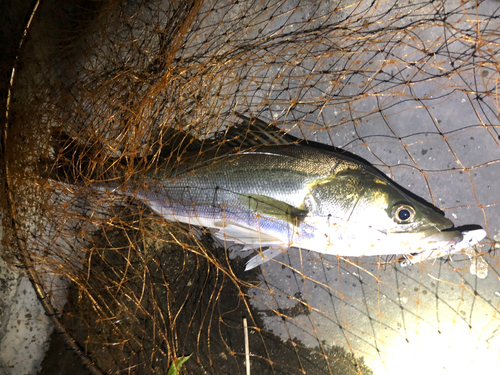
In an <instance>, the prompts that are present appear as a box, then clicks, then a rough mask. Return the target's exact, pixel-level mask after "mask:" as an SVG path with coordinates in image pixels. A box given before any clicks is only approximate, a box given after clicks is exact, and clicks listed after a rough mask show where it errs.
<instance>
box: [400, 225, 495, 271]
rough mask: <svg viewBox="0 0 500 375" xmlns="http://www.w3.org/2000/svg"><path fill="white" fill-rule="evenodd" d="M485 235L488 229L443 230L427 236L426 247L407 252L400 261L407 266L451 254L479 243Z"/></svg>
mask: <svg viewBox="0 0 500 375" xmlns="http://www.w3.org/2000/svg"><path fill="white" fill-rule="evenodd" d="M485 237H486V231H485V230H483V229H475V230H470V231H464V232H460V231H458V230H456V229H449V230H445V231H441V232H439V233H436V234H434V235H431V236H429V237H426V239H425V241H426V242H427V246H426V248H422V250H420V251H416V252H412V253H411V254H405V255H404V257H402V258H401V259H400V262H401V265H402V266H403V267H406V266H409V265H411V264H415V263H418V262H421V261H424V260H429V259H436V258H440V257H444V256H450V255H452V254H456V253H458V252H461V251H463V250H466V249H467V248H470V247H472V246H474V245H476V244H478V243H479V242H480V241H481V240H482V239H483V238H485ZM429 245H430V246H429Z"/></svg>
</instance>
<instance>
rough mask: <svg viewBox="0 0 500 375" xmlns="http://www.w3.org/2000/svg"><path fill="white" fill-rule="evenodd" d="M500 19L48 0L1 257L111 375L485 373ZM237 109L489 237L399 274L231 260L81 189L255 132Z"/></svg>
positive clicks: (16, 117)
mask: <svg viewBox="0 0 500 375" xmlns="http://www.w3.org/2000/svg"><path fill="white" fill-rule="evenodd" d="M499 18H500V3H498V2H495V1H493V0H491V1H476V2H474V1H419V0H413V1H412V0H408V1H377V0H373V1H364V0H359V1H357V0H348V1H328V2H327V1H300V0H296V1H286V0H282V1H216V0H214V1H206V2H204V1H166V0H165V1H144V2H141V1H127V2H116V1H112V0H110V1H102V2H85V1H83V0H82V1H78V0H73V1H70V2H65V1H63V2H58V1H56V0H54V1H47V2H43V3H42V4H40V6H39V7H38V9H37V11H36V13H35V14H34V18H33V23H32V25H31V27H30V29H29V33H28V36H29V38H28V39H27V41H26V43H25V44H24V45H23V47H22V49H21V50H20V51H19V64H18V66H17V67H18V70H17V72H16V76H15V80H14V83H13V87H12V90H11V94H12V98H11V102H10V106H9V113H8V121H9V122H8V126H7V128H6V132H5V134H6V137H7V140H8V141H7V142H6V145H5V147H6V149H5V166H4V167H5V168H4V173H3V175H2V177H3V178H4V179H6V185H5V186H7V187H8V188H7V189H6V190H5V191H4V192H3V199H4V201H5V202H7V203H5V207H7V206H8V207H9V209H8V210H7V211H8V212H9V214H8V215H6V217H7V218H8V220H7V219H6V220H5V221H4V227H5V228H4V237H5V238H4V248H5V252H4V257H6V258H8V259H10V260H11V261H12V262H19V263H20V264H22V265H23V266H25V267H28V268H29V269H31V271H32V272H34V273H36V275H38V277H39V278H40V280H41V281H40V282H41V284H42V285H43V288H44V290H45V291H46V292H47V293H48V295H49V296H48V299H49V300H51V301H52V303H53V304H55V305H56V306H58V307H57V311H56V313H57V317H58V319H59V321H60V322H61V323H62V326H63V327H65V329H66V331H67V334H68V335H69V336H71V337H73V338H74V339H75V340H76V343H77V345H78V346H79V347H81V348H82V352H83V354H84V356H87V357H88V358H91V361H92V362H93V363H94V365H95V368H96V369H97V370H99V369H100V370H101V371H103V372H105V373H109V374H118V373H131V374H165V373H167V370H168V369H169V367H170V366H171V365H172V363H176V361H177V359H178V358H181V357H183V356H188V355H191V357H190V358H189V359H188V360H187V361H186V362H185V363H184V365H183V369H182V370H181V371H183V372H184V371H185V372H186V373H193V374H201V373H208V374H245V373H248V372H247V367H246V359H245V358H246V357H247V356H248V357H249V362H250V371H251V373H252V374H372V373H375V374H384V373H389V374H396V373H401V372H403V371H404V372H405V373H413V372H412V371H416V372H415V373H417V372H418V373H422V372H423V371H428V372H429V373H433V374H437V373H439V371H444V372H446V371H453V370H455V369H459V370H460V373H463V369H465V368H471V369H478V368H480V367H478V366H480V365H488V366H490V367H489V369H490V370H489V371H494V370H492V369H493V368H495V367H491V366H496V368H498V350H499V349H500V341H499V338H498V337H499V336H498V330H499V327H500V319H499V316H498V313H497V311H498V308H499V303H500V299H499V298H498V295H500V293H499V292H498V291H497V290H500V286H499V276H498V275H499V271H500V265H499V259H498V256H497V255H496V253H495V249H496V247H497V246H496V242H495V241H496V240H499V233H500V232H499V231H500V205H499V203H500V188H499V184H498V182H499V178H498V176H500V163H499V160H500V147H499V138H500V137H499V129H500V120H499V96H498V90H499V88H498V83H497V82H498V79H499V74H500V64H499V62H498V60H497V59H498V56H500V44H499V43H500V20H499ZM241 114H244V115H246V116H248V117H249V118H250V117H252V118H259V119H261V120H263V121H265V122H266V123H269V124H271V125H273V126H275V127H277V128H278V129H280V130H281V133H276V134H288V135H292V136H294V137H296V138H299V139H306V140H309V141H315V142H320V143H323V144H327V145H330V146H334V147H339V148H342V149H344V150H347V151H349V152H351V153H353V154H356V155H358V156H360V157H362V158H364V159H365V160H366V161H367V162H368V163H371V164H373V165H374V166H376V167H377V168H378V169H380V170H381V171H383V172H384V173H387V175H388V176H390V177H391V178H393V179H394V180H395V181H396V182H397V183H399V184H400V185H401V186H403V187H404V188H407V189H409V190H410V191H412V192H413V193H415V194H416V195H418V196H420V197H422V198H423V199H425V200H427V201H429V202H430V203H432V204H434V205H436V206H437V207H439V208H440V209H442V210H443V211H444V212H445V214H446V216H447V217H449V218H451V219H452V220H453V221H454V222H455V224H456V225H467V224H477V225H480V226H482V227H483V228H484V229H485V230H486V231H487V233H488V237H487V240H485V241H484V242H483V244H482V246H480V247H477V248H475V249H471V250H470V251H469V253H468V254H458V255H456V256H454V257H453V258H452V259H439V260H435V261H426V262H422V263H421V264H417V265H414V266H412V267H406V268H405V267H401V265H400V264H397V262H396V258H395V257H384V256H380V257H362V258H343V257H336V256H334V255H328V256H327V255H323V254H318V253H315V252H310V251H301V250H300V249H291V250H290V251H289V252H288V253H287V254H284V255H281V256H278V257H277V258H276V259H275V260H273V261H270V262H268V263H266V264H265V265H264V266H263V267H258V268H256V269H255V270H252V271H249V272H245V271H244V268H245V266H244V264H245V259H244V258H245V257H247V256H248V255H249V253H248V252H241V251H239V248H238V246H237V245H234V244H232V243H230V242H227V243H225V242H223V241H220V240H218V239H217V238H215V237H214V236H213V235H212V233H211V232H210V231H209V230H206V229H204V228H201V227H196V226H191V227H190V226H188V225H187V224H182V223H177V222H173V221H167V220H165V219H163V218H161V217H159V216H158V215H155V214H154V213H153V212H152V211H151V209H150V208H148V207H147V205H144V204H143V203H142V202H140V201H139V200H137V199H134V198H133V197H130V196H129V197H124V196H121V195H120V194H114V193H112V192H110V191H109V190H108V191H107V192H105V191H103V190H102V189H101V190H99V189H96V188H95V187H96V186H104V185H105V184H106V183H109V181H110V180H113V181H115V182H116V181H119V183H120V184H125V185H126V184H132V185H133V186H135V187H136V188H138V189H140V186H145V185H147V184H148V181H150V180H149V179H148V178H149V177H148V176H151V175H154V176H155V178H156V179H160V180H161V179H162V178H168V175H169V173H172V171H174V170H177V168H179V166H180V165H182V163H184V162H186V160H187V159H189V158H191V159H189V160H187V161H189V162H192V161H193V156H192V155H193V151H197V153H195V154H196V155H198V157H200V158H201V157H202V156H203V155H204V154H205V153H211V155H212V156H211V157H216V156H217V155H218V152H219V150H222V149H223V148H224V147H226V146H230V147H233V149H234V152H236V153H237V152H244V151H245V150H248V149H250V148H255V147H258V146H260V145H264V144H266V142H265V141H262V140H258V141H256V140H252V139H250V140H249V139H246V138H245V134H244V133H243V134H239V133H237V132H235V131H234V128H235V124H236V125H238V124H240V122H241V117H240V116H239V115H241ZM54 134H57V135H58V139H57V141H59V142H60V141H61V138H63V141H64V142H63V145H64V146H63V147H62V148H60V149H57V147H56V146H54ZM251 141H253V142H251ZM269 141H270V142H271V141H272V140H271V139H270V140H269ZM259 142H260V143H259ZM221 152H222V151H221ZM188 155H191V156H189V158H188ZM194 159H196V158H194ZM195 162H196V160H195ZM164 166H168V168H165V167H164ZM54 171H57V175H58V178H53V176H52V175H51V173H53V172H54ZM62 172H63V173H62ZM249 183H252V181H249ZM23 249H24V250H23ZM250 253H252V254H255V253H254V252H252V251H250ZM65 302H66V303H65ZM63 305H64V307H63ZM244 318H246V319H247V323H248V329H247V330H244V328H243V325H244V324H243V319H244ZM246 336H247V337H248V347H249V348H248V350H245V337H246ZM467 366H469V367H467ZM97 370H96V371H97ZM444 372H443V373H444Z"/></svg>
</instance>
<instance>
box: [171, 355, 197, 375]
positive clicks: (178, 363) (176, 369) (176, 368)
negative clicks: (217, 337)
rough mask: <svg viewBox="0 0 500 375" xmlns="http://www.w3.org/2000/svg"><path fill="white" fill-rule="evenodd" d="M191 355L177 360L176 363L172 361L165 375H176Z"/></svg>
mask: <svg viewBox="0 0 500 375" xmlns="http://www.w3.org/2000/svg"><path fill="white" fill-rule="evenodd" d="M191 355H192V354H190V355H188V356H186V357H181V358H178V359H177V360H176V361H173V362H172V364H171V365H170V367H169V369H168V372H167V375H178V374H179V371H180V370H181V368H182V365H183V364H184V362H186V361H187V360H188V359H189V358H190V357H191Z"/></svg>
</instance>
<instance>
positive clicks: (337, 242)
mask: <svg viewBox="0 0 500 375" xmlns="http://www.w3.org/2000/svg"><path fill="white" fill-rule="evenodd" d="M101 190H107V191H109V188H105V189H101ZM115 191H117V192H121V194H126V195H133V196H135V197H136V198H137V199H139V200H141V201H143V202H145V203H146V204H147V205H148V206H149V207H150V208H151V209H152V210H153V211H155V212H156V213H157V214H159V215H161V216H163V217H164V218H165V219H167V220H177V221H180V222H183V223H188V224H191V225H196V226H203V227H207V228H211V229H212V230H213V232H214V234H215V235H216V236H217V237H219V238H221V239H223V240H227V241H234V242H237V243H241V244H244V245H245V247H247V248H254V249H255V250H257V251H259V254H258V255H257V256H255V257H254V258H253V259H251V260H250V262H249V263H248V264H247V269H251V268H253V267H256V266H258V265H260V264H261V263H263V262H265V261H267V260H268V259H270V258H272V257H274V256H276V255H278V254H279V253H281V252H282V251H286V250H287V249H288V248H289V247H299V248H301V249H307V250H313V251H317V252H320V253H327V254H337V255H341V256H369V255H384V254H417V253H422V252H426V253H428V254H429V256H430V257H432V254H433V252H434V251H436V255H437V254H440V255H444V254H446V253H447V252H448V251H450V250H451V249H452V248H453V246H455V245H456V244H457V243H459V242H460V241H461V240H462V237H463V235H462V233H460V232H459V231H456V230H452V229H451V228H452V227H453V223H452V222H451V221H450V220H448V219H447V218H445V217H444V216H443V215H442V214H441V213H439V212H437V211H436V210H434V209H433V208H431V207H428V206H426V205H424V204H421V203H420V202H418V201H416V200H414V199H412V198H411V197H409V196H408V195H407V194H405V193H404V192H403V191H401V190H400V189H399V188H397V187H396V186H395V185H394V183H393V182H392V181H390V180H388V179H386V178H384V177H383V176H382V175H381V174H380V173H379V172H378V171H376V170H375V169H374V168H372V167H370V166H367V165H364V164H362V163H359V162H357V161H355V160H352V159H350V158H348V157H344V156H343V155H340V154H337V153H332V152H328V151H323V150H318V149H315V148H311V147H306V146H301V145H279V146H267V147H260V148H259V149H258V150H256V151H249V152H242V153H238V154H233V155H227V156H224V157H221V158H219V159H216V160H214V161H212V162H210V163H205V164H204V165H202V166H198V167H196V168H194V169H192V170H189V171H186V172H183V173H180V174H176V175H172V176H170V177H169V178H167V179H158V180H156V179H155V178H151V179H150V180H148V181H146V184H145V187H144V186H143V187H126V188H125V189H122V190H121V191H120V190H115ZM263 247H269V249H267V250H266V251H264V252H262V251H261V249H262V248H263Z"/></svg>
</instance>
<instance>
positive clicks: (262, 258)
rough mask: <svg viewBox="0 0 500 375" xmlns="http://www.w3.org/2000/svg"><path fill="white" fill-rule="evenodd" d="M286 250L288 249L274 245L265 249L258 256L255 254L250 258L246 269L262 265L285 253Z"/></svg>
mask: <svg viewBox="0 0 500 375" xmlns="http://www.w3.org/2000/svg"><path fill="white" fill-rule="evenodd" d="M287 250H288V249H287ZM285 252H286V250H283V249H282V248H279V247H274V246H272V247H270V248H269V249H267V250H264V251H263V252H262V253H259V254H257V255H256V256H254V257H253V258H252V259H250V260H249V261H248V262H247V265H246V267H245V271H249V270H251V269H253V268H255V267H257V266H260V265H261V264H264V263H265V262H268V261H270V260H271V259H273V258H275V257H277V256H278V255H280V254H283V253H285Z"/></svg>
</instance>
